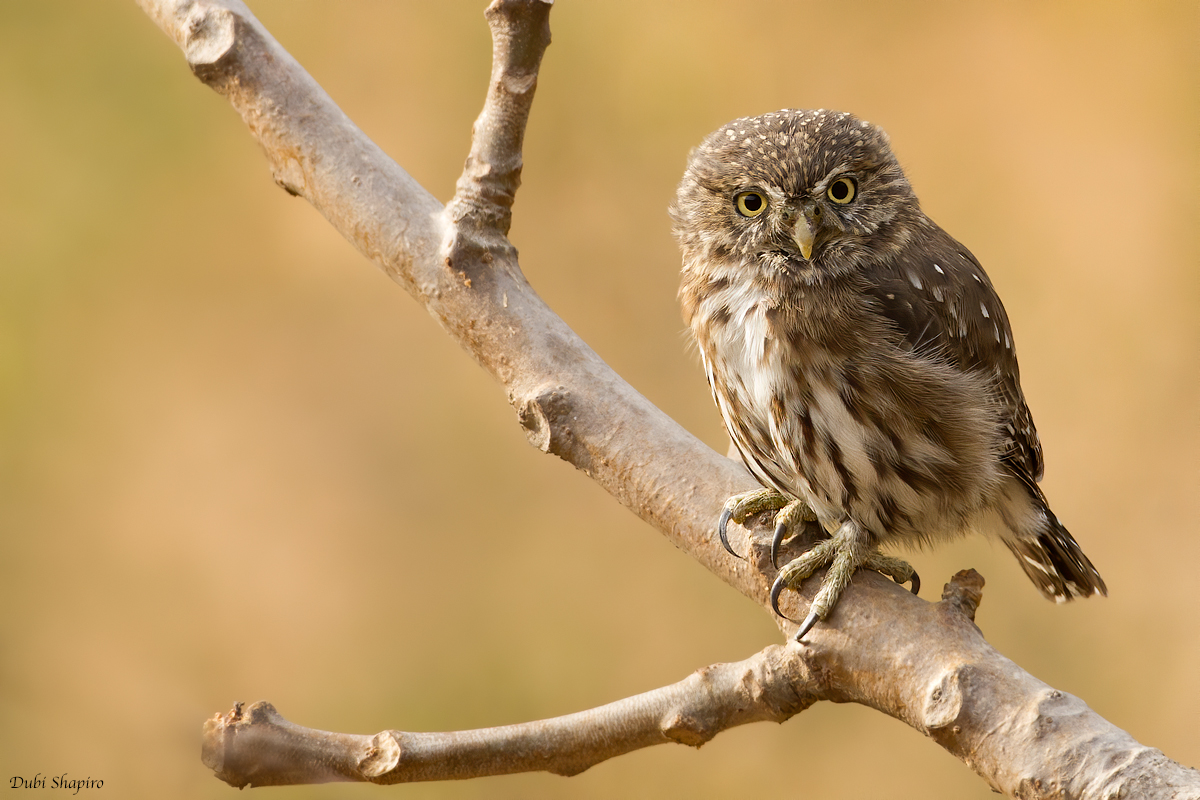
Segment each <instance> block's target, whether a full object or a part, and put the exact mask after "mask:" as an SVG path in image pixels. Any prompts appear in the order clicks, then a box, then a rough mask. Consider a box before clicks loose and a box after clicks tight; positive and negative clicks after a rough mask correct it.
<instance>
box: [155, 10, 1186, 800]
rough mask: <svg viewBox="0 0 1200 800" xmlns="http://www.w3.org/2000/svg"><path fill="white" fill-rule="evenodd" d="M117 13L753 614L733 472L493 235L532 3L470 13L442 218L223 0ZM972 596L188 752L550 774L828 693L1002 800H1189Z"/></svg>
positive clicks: (246, 716) (532, 30)
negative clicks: (650, 680) (784, 640)
mask: <svg viewBox="0 0 1200 800" xmlns="http://www.w3.org/2000/svg"><path fill="white" fill-rule="evenodd" d="M138 1H139V3H140V5H141V6H142V7H143V9H144V10H145V11H146V13H147V14H148V15H149V16H150V17H152V18H153V19H154V20H155V21H156V22H157V23H158V25H159V27H161V28H162V29H163V31H164V32H166V33H167V35H168V36H169V37H171V39H172V40H174V41H175V42H176V44H178V45H179V47H180V48H181V49H182V50H183V52H184V54H185V56H186V58H187V63H188V65H189V66H190V68H191V69H192V71H193V72H194V73H195V75H196V76H197V77H198V78H200V80H201V81H203V82H204V83H206V84H207V85H208V86H210V87H211V88H213V89H214V90H215V91H217V92H219V93H221V94H222V95H224V96H225V97H226V98H228V100H229V101H230V103H231V104H232V105H233V106H234V108H236V109H237V110H238V112H239V113H240V114H241V115H242V119H243V120H244V121H245V122H246V124H247V126H248V127H249V129H250V132H251V134H252V135H253V136H254V137H255V138H256V139H257V140H258V141H259V143H260V144H261V145H262V147H263V150H264V152H265V154H266V156H267V160H268V162H269V163H270V165H271V168H272V171H273V174H274V176H275V180H276V182H277V183H279V185H280V186H281V187H283V188H284V189H286V190H287V191H288V192H290V193H292V194H295V195H300V196H302V197H304V198H305V199H307V200H308V201H309V202H310V203H312V204H313V205H314V206H315V207H316V208H317V209H318V210H319V211H320V212H321V213H322V214H323V215H324V216H325V217H326V219H328V220H329V222H330V223H331V224H332V225H333V226H334V227H335V228H337V230H339V231H340V232H341V233H342V234H343V235H344V236H345V237H346V238H347V239H348V240H349V241H350V242H351V243H353V244H354V246H355V247H357V248H358V249H359V251H360V252H362V253H363V255H365V256H367V257H368V258H369V259H370V260H372V261H374V262H375V263H376V264H377V265H379V266H380V267H381V268H382V269H383V270H384V271H385V272H386V273H387V274H388V275H389V276H391V277H392V278H393V279H394V280H396V281H397V282H398V283H400V284H401V285H402V286H403V287H404V288H405V289H407V290H408V291H409V293H410V294H412V295H413V296H414V297H415V298H416V299H417V300H418V302H420V303H421V304H422V305H424V306H425V307H426V308H427V309H428V311H429V313H430V314H432V315H433V316H434V318H435V319H437V320H438V321H439V323H440V324H441V326H442V327H443V328H444V329H445V330H446V332H447V333H448V334H449V335H450V336H452V337H453V338H454V339H455V340H456V341H457V342H459V344H460V345H462V347H463V348H464V349H465V350H466V351H467V352H468V353H469V354H470V355H471V356H472V357H473V358H474V359H475V360H476V361H477V362H478V363H479V364H480V365H481V366H482V367H484V368H485V369H487V370H488V371H489V372H490V373H491V374H492V375H494V376H495V377H496V378H497V379H498V380H499V381H501V382H502V383H503V384H504V386H505V387H506V389H507V391H508V398H509V402H510V403H511V404H512V406H513V408H514V409H515V410H516V412H517V418H518V420H519V423H520V424H521V425H522V427H523V428H524V429H525V432H526V434H527V436H528V438H529V441H530V443H531V444H533V445H534V446H535V447H537V448H539V449H540V450H542V451H544V452H547V453H553V454H554V455H557V456H559V457H560V458H562V459H564V460H566V461H568V462H569V463H571V464H574V465H575V466H576V467H577V468H579V469H580V470H582V471H583V472H584V473H586V474H587V475H588V476H589V477H591V478H592V479H593V480H595V481H597V482H598V483H599V484H600V485H602V486H603V487H604V488H605V489H607V490H608V491H609V492H610V493H611V494H612V495H613V496H614V497H615V498H617V500H619V501H620V502H621V503H622V504H624V505H625V506H627V507H628V508H630V509H631V510H633V511H634V512H635V513H636V514H638V515H639V516H640V517H641V518H642V519H644V520H646V521H647V522H649V523H650V524H651V525H653V526H654V527H655V528H656V529H658V530H659V531H661V532H662V533H663V534H664V535H666V536H667V537H669V538H670V539H671V541H672V542H674V543H675V544H676V545H677V546H679V547H680V548H681V549H683V550H684V551H686V552H687V553H689V554H690V555H691V556H692V557H693V558H695V559H697V560H698V561H700V562H701V563H703V564H704V565H705V566H706V567H707V568H708V569H709V570H710V571H712V572H713V573H714V574H715V575H717V576H718V577H719V578H721V579H722V580H724V581H726V582H727V583H729V584H730V585H731V586H733V587H734V588H736V589H738V590H739V591H741V592H742V593H743V594H745V595H747V596H749V597H751V598H753V599H754V600H755V601H756V602H758V603H759V604H760V605H761V606H763V608H764V609H768V611H767V613H770V611H769V602H768V597H767V593H768V587H769V586H770V582H771V579H772V578H773V577H774V572H775V571H774V569H773V568H772V567H771V565H770V559H769V557H768V555H767V547H766V545H765V543H764V542H763V541H762V539H761V538H757V537H755V538H752V540H751V542H750V544H749V546H748V547H747V546H743V547H744V550H745V549H748V550H749V552H750V557H749V558H748V559H747V560H746V561H737V560H734V559H732V558H729V557H728V555H727V554H726V553H725V552H724V550H723V549H722V548H721V546H720V544H719V543H717V541H716V536H715V532H714V522H715V520H716V518H717V515H718V513H719V511H720V508H721V504H722V503H723V502H724V500H725V499H726V498H727V497H728V496H730V495H731V494H733V493H735V492H738V491H745V490H747V489H751V488H755V484H754V481H753V480H752V479H751V478H750V477H749V475H748V474H747V473H746V472H745V470H744V469H742V468H741V467H740V466H739V465H738V464H736V463H735V462H733V461H731V460H729V459H728V458H725V457H724V456H721V455H719V454H717V453H715V452H713V451H712V450H711V449H709V448H708V447H706V446H705V445H704V444H702V443H701V442H700V441H698V440H697V439H696V438H695V437H693V436H691V435H690V434H689V433H687V432H686V431H684V430H683V429H682V428H680V427H679V426H678V425H677V424H676V423H675V422H673V421H672V420H671V419H669V418H668V417H666V416H665V415H664V414H663V413H662V412H661V411H659V410H658V409H657V408H655V407H654V406H653V405H652V404H650V403H649V402H648V401H647V400H646V399H645V398H644V397H642V396H641V395H640V394H638V393H637V392H636V391H635V390H634V389H633V388H632V387H630V386H629V385H628V384H627V383H625V382H624V381H623V380H621V378H620V377H619V376H617V375H616V374H615V373H613V372H612V370H611V369H609V367H608V366H607V365H606V364H604V362H603V361H601V360H600V358H599V357H598V356H597V355H596V354H595V353H594V352H593V351H592V350H591V349H590V348H588V347H587V345H586V344H584V343H583V342H582V341H581V340H580V339H579V338H578V336H576V335H575V333H574V332H572V331H571V330H570V329H569V328H568V327H567V326H566V325H565V323H563V321H562V320H561V319H559V318H558V316H556V315H555V314H554V313H553V312H552V311H551V310H550V309H549V308H548V307H547V306H546V305H545V303H543V302H542V300H541V298H539V297H538V295H537V294H536V292H534V291H533V289H532V288H531V287H530V285H529V284H528V282H527V281H526V280H525V278H524V276H523V275H522V273H521V271H520V268H519V266H518V264H517V261H516V251H515V249H514V248H513V247H512V245H511V244H510V243H509V242H508V240H507V238H506V234H507V231H508V227H509V221H510V219H511V206H512V201H513V197H514V195H515V192H516V190H517V187H518V185H519V182H520V170H521V143H522V138H523V135H524V130H525V122H526V120H527V118H528V114H529V108H530V104H531V102H532V98H533V92H534V89H535V88H536V84H537V70H538V65H539V63H540V61H541V56H542V53H543V52H544V49H545V47H546V46H547V45H548V44H549V27H548V17H549V11H550V4H549V2H545V1H544V0H496V2H494V3H492V5H491V6H490V7H489V8H488V11H487V17H488V23H489V25H490V26H491V29H492V35H493V42H494V46H495V52H494V55H495V60H494V67H493V72H492V77H491V84H490V88H489V91H488V95H487V101H486V103H485V106H484V109H483V112H482V113H481V114H480V116H479V118H478V120H477V121H476V123H475V126H474V137H473V142H472V147H471V153H470V155H469V157H468V159H467V163H466V167H465V170H464V173H463V175H462V177H461V178H460V180H459V182H458V187H457V193H456V195H455V198H454V199H453V200H452V201H451V202H450V203H449V205H448V206H447V207H445V208H443V207H442V206H441V205H440V204H439V203H438V202H437V201H436V200H435V199H434V198H433V197H432V196H431V195H430V194H429V193H428V192H426V191H425V190H424V189H423V188H422V187H421V186H420V185H418V184H417V183H416V182H415V181H414V180H413V179H412V178H411V177H410V176H409V175H408V174H407V173H406V172H404V170H403V169H401V168H400V167H399V166H398V165H397V164H395V163H394V162H393V161H391V160H390V159H389V158H388V157H387V156H386V155H385V154H384V153H383V152H382V151H380V150H379V148H378V147H376V146H375V144H374V143H372V142H371V141H370V140H369V139H367V137H366V136H364V135H363V134H362V132H361V131H360V130H358V128H357V127H355V126H354V124H353V123H352V122H351V121H350V120H349V119H348V118H347V117H346V116H345V114H343V113H342V112H341V110H340V109H339V108H338V107H337V106H336V105H335V104H334V103H333V101H332V100H331V99H330V98H329V96H328V95H327V94H325V92H324V91H323V90H322V89H321V88H320V87H319V86H318V85H317V84H316V82H315V81H313V80H312V78H311V77H310V76H309V75H308V74H307V73H306V72H305V71H304V70H303V69H302V68H301V67H300V65H299V64H297V63H296V61H295V60H294V59H292V57H291V56H290V55H288V53H287V52H286V51H284V50H283V48H281V47H280V46H279V44H278V43H277V42H276V41H275V40H274V39H273V38H272V37H271V36H270V34H269V33H267V31H266V30H265V29H264V28H263V27H262V25H261V24H260V23H259V22H258V20H257V19H255V18H254V16H253V15H252V14H251V13H250V12H249V10H248V9H246V7H245V6H244V5H243V4H242V3H240V2H237V0H209V1H208V2H199V1H194V0H138ZM811 583H812V584H814V587H815V584H816V582H815V581H814V582H811ZM982 583H983V582H982V578H980V577H979V576H978V575H976V574H974V573H973V572H967V573H960V574H959V575H958V576H956V577H955V580H954V581H952V582H951V584H949V585H948V586H947V593H946V595H945V597H944V599H943V601H942V602H939V603H935V604H931V603H928V602H925V601H924V600H920V599H918V598H915V597H913V596H912V595H910V594H909V593H908V592H906V591H905V590H904V589H902V588H900V587H898V586H896V585H894V584H892V583H891V582H890V581H888V580H886V579H884V578H882V577H881V576H878V575H875V574H873V573H868V574H860V575H859V576H857V577H856V578H855V580H854V583H853V584H852V585H851V587H850V588H849V589H848V590H847V592H846V594H845V596H844V597H843V599H842V601H841V602H840V603H839V604H838V606H837V608H836V610H835V611H834V613H833V614H832V615H831V617H830V619H829V620H828V622H827V623H826V624H824V625H821V626H819V627H818V628H817V629H816V630H814V631H813V632H812V633H811V634H810V635H809V637H808V638H807V639H806V641H805V643H804V644H794V643H790V644H788V645H783V646H773V647H770V648H767V649H766V650H764V651H763V652H761V653H759V654H758V655H756V656H754V657H752V658H750V659H748V660H746V661H743V662H740V663H737V664H723V665H715V666H711V667H707V668H705V669H703V670H700V671H698V672H697V673H695V674H693V675H692V676H691V677H689V678H687V679H685V680H684V681H681V682H680V683H678V684H675V685H672V686H668V687H664V688H662V689H658V690H656V691H653V692H649V693H647V694H644V695H638V696H636V697H632V698H628V699H626V700H622V701H619V702H617V703H613V704H611V705H608V706H603V707H600V708H598V709H593V710H591V711H586V712H581V713H579V714H573V715H570V716H567V717H560V718H557V719H552V720H543V721H540V722H533V723H528V724H525V725H512V726H506V727H502V728H493V729H488V730H483V731H463V732H457V733H442V734H412V733H402V732H398V731H384V732H383V733H380V734H377V735H375V736H374V737H369V736H355V735H349V734H337V733H326V732H321V731H314V730H311V729H307V728H301V727H299V726H296V725H293V724H291V723H289V722H287V721H286V720H284V719H283V718H282V717H280V716H279V715H278V714H277V713H276V712H275V710H274V708H273V707H271V706H270V704H268V703H257V704H255V705H253V706H251V707H249V708H248V709H246V710H245V711H243V710H242V708H241V706H240V705H239V706H238V707H237V708H235V709H234V711H233V712H231V713H230V714H229V715H226V716H224V717H221V716H217V717H215V718H214V719H212V720H210V721H209V722H208V723H207V724H206V726H205V744H204V762H205V763H206V764H207V765H209V766H210V767H211V768H212V769H213V770H214V771H215V772H216V774H217V775H218V777H220V778H222V779H223V780H226V781H227V782H229V783H230V784H232V785H235V786H246V785H255V786H262V785H280V784H294V783H307V782H319V781H328V780H365V781H373V782H376V783H395V782H401V781H410V780H438V779H446V778H465V777H474V776H480V775H492V774H501V773H509V772H517V771H525V770H549V771H552V772H556V773H558V774H563V775H570V774H575V773H577V772H580V771H582V770H584V769H586V768H587V767H588V766H591V765H592V764H595V763H597V762H599V761H602V760H604V759H606V758H610V757H612V756H614V755H619V754H621V753H625V752H628V751H630V750H633V749H636V748H639V747H645V746H648V745H651V744H658V743H662V742H668V741H675V742H681V743H684V744H689V745H692V746H699V745H701V744H703V743H704V742H705V741H707V740H708V739H710V738H711V737H712V736H714V735H715V734H716V733H718V732H720V731H721V730H724V729H725V728H727V727H730V726H733V725H738V724H742V723H745V722H753V721H759V720H768V719H771V720H776V721H782V720H784V719H787V718H788V717H790V716H791V715H793V714H795V713H798V712H799V711H802V710H803V709H805V708H807V707H808V706H809V705H811V704H812V703H813V702H815V701H817V700H821V699H826V700H833V701H835V702H856V703H862V704H864V705H868V706H871V707H873V708H876V709H879V710H880V711H882V712H884V713H886V714H888V715H890V716H893V717H896V718H897V719H901V720H903V721H905V722H906V723H908V724H909V725H911V726H913V727H914V728H916V729H918V730H920V731H922V732H924V733H925V734H926V735H928V736H929V737H930V738H931V739H933V740H934V741H936V742H937V743H938V744H940V745H941V746H942V747H944V748H945V749H947V750H948V751H950V752H951V753H953V754H954V755H955V756H957V757H958V758H960V759H962V760H963V761H964V762H966V763H967V764H969V765H970V766H971V767H972V768H973V769H975V771H976V772H978V773H979V774H980V775H981V776H982V777H983V778H984V779H985V780H986V781H987V782H988V783H989V784H990V785H991V786H992V787H993V788H995V789H997V790H998V791H1001V792H1003V793H1004V794H1007V795H1008V796H1010V797H1021V798H1034V797H1047V798H1050V797H1054V798H1068V797H1070V798H1073V797H1187V798H1200V773H1197V772H1196V771H1195V770H1191V769H1188V768H1185V767H1182V766H1180V765H1179V764H1176V763H1175V762H1173V761H1170V760H1169V759H1167V758H1166V757H1165V756H1163V754H1162V753H1160V752H1159V751H1157V750H1153V749H1151V748H1147V747H1143V746H1141V745H1139V744H1138V743H1137V742H1136V741H1134V740H1133V739H1132V737H1130V736H1129V735H1128V734H1126V733H1125V732H1124V731H1121V730H1119V729H1118V728H1116V727H1115V726H1113V725H1111V724H1109V723H1108V722H1107V721H1105V720H1104V719H1102V718H1100V717H1099V716H1098V715H1096V714H1095V713H1094V712H1092V711H1091V710H1090V709H1089V708H1088V707H1087V706H1086V705H1085V704H1084V703H1083V702H1082V701H1081V700H1079V699H1077V698H1074V697H1071V696H1070V695H1066V694H1064V693H1062V692H1059V691H1056V690H1054V689H1052V688H1051V687H1049V686H1046V685H1045V684H1043V683H1041V682H1040V681H1038V680H1036V679H1035V678H1033V677H1032V676H1030V675H1029V674H1027V673H1026V672H1024V671H1023V670H1021V669H1020V668H1019V667H1018V666H1017V665H1015V664H1013V663H1012V662H1011V661H1009V660H1008V659H1006V658H1004V657H1003V656H1001V655H1000V654H999V653H997V652H996V651H995V650H994V649H993V648H992V647H991V646H990V645H988V644H987V642H986V641H985V640H984V639H983V636H982V634H981V633H980V631H979V630H978V628H976V627H975V625H974V623H973V616H974V609H975V606H976V605H977V604H978V602H979V598H980V596H981V589H982ZM806 602H807V598H805V597H794V596H791V593H789V597H788V602H787V603H785V606H784V608H785V611H787V612H788V613H789V615H790V616H793V617H797V616H799V615H800V613H801V611H802V610H803V608H804V604H805V603H806ZM781 628H782V629H783V630H784V631H785V632H786V633H789V634H790V633H791V632H792V631H794V629H795V628H794V626H793V625H791V624H790V623H787V622H782V623H781Z"/></svg>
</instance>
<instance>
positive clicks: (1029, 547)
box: [1004, 509, 1108, 603]
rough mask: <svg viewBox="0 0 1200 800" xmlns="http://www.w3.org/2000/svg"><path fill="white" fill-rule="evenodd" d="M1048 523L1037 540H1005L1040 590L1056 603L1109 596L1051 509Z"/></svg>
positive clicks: (1047, 517) (1035, 538) (1046, 513)
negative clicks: (1098, 595)
mask: <svg viewBox="0 0 1200 800" xmlns="http://www.w3.org/2000/svg"><path fill="white" fill-rule="evenodd" d="M1044 522H1045V524H1044V525H1043V526H1042V527H1041V529H1040V530H1039V531H1038V532H1037V534H1036V536H1035V537H1032V538H1024V537H1022V538H1019V539H1018V538H1009V537H1005V539H1004V543H1005V544H1006V545H1008V549H1009V550H1011V551H1012V553H1013V555H1014V556H1016V558H1017V563H1019V564H1020V565H1021V569H1023V570H1025V574H1026V575H1028V576H1029V580H1031V581H1033V585H1034V586H1036V587H1037V588H1038V591H1040V592H1041V593H1042V594H1043V595H1045V596H1046V597H1047V598H1049V599H1050V600H1053V601H1055V602H1056V603H1065V602H1066V601H1068V600H1074V599H1075V598H1076V597H1090V596H1091V595H1093V594H1102V595H1104V596H1106V597H1107V596H1108V587H1107V586H1105V585H1104V579H1103V578H1101V577H1100V573H1099V572H1097V571H1096V568H1095V567H1093V566H1092V562H1091V561H1089V560H1088V557H1087V556H1085V555H1084V554H1083V550H1081V549H1080V548H1079V544H1078V543H1077V542H1076V541H1075V538H1074V537H1073V536H1071V534H1070V532H1068V531H1067V529H1066V528H1065V527H1063V524H1062V523H1061V522H1059V521H1058V518H1057V517H1055V516H1054V514H1052V513H1051V512H1050V510H1049V509H1046V510H1045V517H1044Z"/></svg>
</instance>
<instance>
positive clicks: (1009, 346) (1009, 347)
mask: <svg viewBox="0 0 1200 800" xmlns="http://www.w3.org/2000/svg"><path fill="white" fill-rule="evenodd" d="M1004 349H1005V350H1012V339H1011V338H1009V335H1008V331H1005V332H1004Z"/></svg>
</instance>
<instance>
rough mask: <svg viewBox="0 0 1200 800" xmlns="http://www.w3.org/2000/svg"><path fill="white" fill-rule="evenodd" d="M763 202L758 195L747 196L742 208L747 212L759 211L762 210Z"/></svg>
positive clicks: (743, 197)
mask: <svg viewBox="0 0 1200 800" xmlns="http://www.w3.org/2000/svg"><path fill="white" fill-rule="evenodd" d="M762 204H763V200H762V198H761V197H759V196H758V195H756V194H747V195H743V196H742V206H743V207H745V209H746V210H747V211H758V210H759V209H760V208H762Z"/></svg>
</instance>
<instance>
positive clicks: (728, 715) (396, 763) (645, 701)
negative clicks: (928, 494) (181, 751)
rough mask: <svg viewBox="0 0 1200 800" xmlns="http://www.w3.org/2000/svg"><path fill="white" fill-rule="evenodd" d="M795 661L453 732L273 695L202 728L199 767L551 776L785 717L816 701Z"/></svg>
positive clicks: (232, 775)
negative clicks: (335, 726)
mask: <svg viewBox="0 0 1200 800" xmlns="http://www.w3.org/2000/svg"><path fill="white" fill-rule="evenodd" d="M803 666H804V665H803V663H802V662H801V661H800V660H799V659H797V658H795V657H794V654H793V653H790V652H789V651H788V648H786V647H783V646H780V645H772V646H771V647H768V648H767V649H765V650H763V651H762V652H761V653H758V654H757V655H755V656H753V657H752V658H749V659H746V660H745V661H741V662H738V663H736V664H716V665H714V666H711V667H707V668H706V669H702V670H698V671H696V672H694V673H692V674H691V675H690V676H688V677H687V678H685V679H684V680H682V681H680V682H679V683H676V684H673V685H671V686H664V687H663V688H661V689H656V690H654V691H652V692H646V693H645V694H639V695H635V696H634V697H628V698H626V699H624V700H620V701H618V702H616V703H610V704H608V705H605V706H600V707H599V708H594V709H592V710H590V711H584V712H580V713H578V714H570V715H567V716H565V717H555V718H554V719H545V720H539V721H537V722H529V723H525V724H523V725H505V726H503V727H499V728H484V729H481V730H473V731H454V732H450V733H410V732H405V731H391V730H389V731H383V732H381V733H377V734H375V735H374V736H353V735H348V734H341V733H328V732H326V731H317V730H312V729H309V728H302V727H300V726H298V725H293V724H292V723H290V722H288V721H287V720H285V719H284V718H283V717H281V716H280V715H279V714H278V712H276V711H275V708H274V707H273V706H271V704H270V703H255V704H254V705H252V706H250V707H249V708H248V709H246V710H245V711H244V712H243V710H242V707H241V705H240V704H239V705H238V706H235V707H234V709H233V710H232V711H231V712H230V713H229V714H227V715H225V716H220V715H217V716H215V717H214V718H213V719H211V720H209V721H208V722H207V723H206V724H205V731H204V734H205V735H204V752H203V758H204V763H205V764H206V765H208V766H209V767H210V768H212V770H213V771H214V772H215V773H216V774H217V776H218V777H220V778H221V779H222V780H225V781H226V782H228V783H229V784H230V785H233V786H239V787H241V786H247V785H253V786H278V785H283V784H295V783H322V782H326V781H336V780H357V781H370V782H372V783H381V784H390V783H408V782H411V781H436V780H451V779H461V778H477V777H482V776H485V775H508V774H511V773H515V772H535V771H545V772H553V773H555V774H557V775H576V774H578V773H580V772H583V771H584V770H585V769H587V768H588V767H591V766H593V765H595V764H598V763H600V762H601V761H604V760H606V759H609V758H612V757H614V756H618V755H622V754H623V753H628V752H630V751H632V750H637V749H640V748H643V747H649V746H651V745H656V744H664V743H667V742H677V743H679V744H686V745H691V746H693V747H699V746H700V745H702V744H703V743H704V742H707V741H708V740H709V739H711V738H712V737H713V736H716V735H717V734H718V733H720V732H721V731H723V730H725V729H726V728H731V727H733V726H735V725H744V724H746V723H748V722H762V721H768V720H773V721H775V722H783V721H784V720H786V719H788V718H789V717H791V716H792V715H793V714H796V713H797V712H799V711H801V710H803V709H804V708H807V707H808V706H809V705H812V703H814V702H816V700H817V698H816V696H815V695H813V694H812V693H811V692H804V691H802V690H798V687H801V686H804V685H805V683H806V682H807V681H808V678H807V676H804V675H801V674H796V673H795V672H794V671H795V670H796V669H802V668H803Z"/></svg>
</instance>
